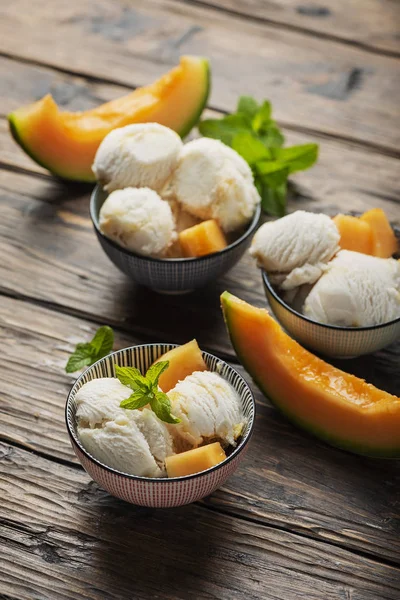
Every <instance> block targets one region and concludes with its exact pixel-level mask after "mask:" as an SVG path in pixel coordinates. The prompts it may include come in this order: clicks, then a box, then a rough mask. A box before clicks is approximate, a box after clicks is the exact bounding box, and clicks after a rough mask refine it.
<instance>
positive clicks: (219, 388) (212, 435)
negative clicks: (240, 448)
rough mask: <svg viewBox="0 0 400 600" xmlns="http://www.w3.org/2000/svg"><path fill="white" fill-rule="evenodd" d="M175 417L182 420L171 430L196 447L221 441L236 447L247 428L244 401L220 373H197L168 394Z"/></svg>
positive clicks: (178, 437) (176, 435)
mask: <svg viewBox="0 0 400 600" xmlns="http://www.w3.org/2000/svg"><path fill="white" fill-rule="evenodd" d="M167 395H168V397H169V399H170V401H171V407H172V412H173V414H174V415H175V416H176V417H178V418H179V419H181V422H180V423H178V424H177V425H173V426H172V427H171V430H172V431H173V435H174V437H175V439H176V440H177V444H179V439H181V440H182V441H183V442H184V443H188V444H189V445H190V446H192V447H197V446H199V445H200V444H202V443H204V442H208V441H215V440H219V441H221V443H222V444H223V445H232V446H234V445H235V440H236V439H237V438H238V437H239V436H240V434H241V432H242V429H243V426H244V416H243V413H242V409H241V405H240V398H239V396H238V394H237V392H236V391H235V390H234V388H233V387H232V386H231V385H230V383H229V382H228V381H226V380H225V379H224V378H223V377H221V376H220V375H219V374H218V373H214V372H211V371H195V372H194V373H192V374H191V375H188V376H187V377H185V379H183V380H182V381H179V382H178V383H177V384H176V386H175V387H174V388H173V389H172V390H170V391H169V392H168V394H167Z"/></svg>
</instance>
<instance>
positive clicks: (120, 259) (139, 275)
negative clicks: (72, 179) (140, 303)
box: [90, 185, 261, 294]
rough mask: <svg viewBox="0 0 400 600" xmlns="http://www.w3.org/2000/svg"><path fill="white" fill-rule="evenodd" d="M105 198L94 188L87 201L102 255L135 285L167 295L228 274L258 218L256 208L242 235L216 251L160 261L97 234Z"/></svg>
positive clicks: (258, 208)
mask: <svg viewBox="0 0 400 600" xmlns="http://www.w3.org/2000/svg"><path fill="white" fill-rule="evenodd" d="M106 198H107V192H105V191H104V190H103V189H102V187H101V186H99V185H97V186H96V187H95V189H94V190H93V193H92V196H91V199H90V216H91V219H92V222H93V226H94V229H95V232H96V235H97V237H98V239H99V242H100V244H101V247H102V248H103V250H104V252H105V253H106V254H107V256H108V258H109V259H110V260H111V261H112V262H113V263H114V265H115V266H116V267H118V268H119V269H120V270H121V271H122V272H123V273H125V274H126V275H128V277H130V278H131V279H133V280H134V281H135V282H136V283H139V284H141V285H145V286H146V287H149V288H152V289H154V290H156V291H159V292H163V293H167V294H182V293H185V292H189V291H191V290H193V289H195V288H199V287H203V286H204V285H206V284H207V283H209V282H211V281H214V280H215V279H217V278H218V277H220V276H221V275H223V274H224V273H226V272H227V271H229V269H231V268H232V267H233V266H234V265H235V264H236V263H237V262H238V261H239V260H240V258H241V257H242V256H243V254H244V252H245V251H246V249H247V248H248V247H249V245H250V242H251V238H252V235H253V233H254V232H255V230H256V228H257V225H258V222H259V219H260V215H261V206H260V205H258V206H257V208H256V211H255V213H254V216H253V218H252V220H251V221H250V223H249V224H248V226H247V228H246V230H245V231H244V232H243V233H242V235H240V236H239V237H238V238H237V239H236V240H235V241H234V242H232V243H231V244H229V246H227V247H226V248H224V249H223V250H220V251H219V252H215V253H213V254H208V255H206V256H201V257H199V258H168V259H161V258H152V257H149V256H141V255H140V254H136V253H135V252H131V251H129V250H126V249H125V248H122V247H121V246H119V245H118V244H116V243H115V242H113V241H112V240H110V239H108V238H107V237H106V236H105V235H104V234H103V233H102V232H101V231H100V226H99V212H100V209H101V207H102V205H103V203H104V201H105V199H106Z"/></svg>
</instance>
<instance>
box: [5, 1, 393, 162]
mask: <svg viewBox="0 0 400 600" xmlns="http://www.w3.org/2000/svg"><path fill="white" fill-rule="evenodd" d="M175 1H178V2H179V3H182V0H175ZM183 3H184V4H187V2H185V0H183ZM0 57H1V58H7V59H9V60H12V61H15V62H19V63H22V64H27V65H32V66H36V67H42V68H46V69H49V70H52V71H54V72H56V73H62V74H64V75H69V76H72V77H81V78H82V79H85V80H86V81H90V82H92V83H99V84H109V85H116V86H119V87H123V88H125V89H126V92H127V94H128V93H129V92H130V91H133V90H135V89H137V88H138V87H142V86H138V85H135V84H133V85H131V86H127V85H126V81H121V80H120V79H114V78H112V77H97V76H95V75H91V74H89V73H86V72H84V71H80V70H79V69H67V68H64V67H60V66H56V65H51V64H50V63H47V62H45V61H39V60H36V59H30V58H25V57H20V56H16V55H15V54H11V53H8V52H4V51H0ZM206 108H208V109H209V110H211V111H214V112H216V113H219V115H221V116H222V115H226V114H229V111H227V110H225V109H223V108H220V107H218V106H209V105H207V107H206ZM216 116H218V115H216ZM6 118H7V115H2V114H0V119H6ZM277 122H278V124H279V125H280V127H282V128H283V129H287V130H289V131H294V132H298V133H304V134H306V135H310V136H314V137H320V138H324V139H328V140H329V139H330V140H334V141H337V142H343V143H345V144H352V145H355V146H358V147H359V148H360V149H362V150H368V151H370V152H375V153H378V154H382V155H383V156H389V157H391V158H400V150H394V149H393V148H388V147H387V146H384V145H381V144H377V143H375V142H369V141H368V140H361V139H359V138H356V137H352V136H347V135H341V134H334V133H330V132H327V131H324V130H323V129H313V128H309V127H305V126H301V125H293V124H292V123H288V122H286V121H284V120H282V119H277ZM0 168H4V165H2V164H0Z"/></svg>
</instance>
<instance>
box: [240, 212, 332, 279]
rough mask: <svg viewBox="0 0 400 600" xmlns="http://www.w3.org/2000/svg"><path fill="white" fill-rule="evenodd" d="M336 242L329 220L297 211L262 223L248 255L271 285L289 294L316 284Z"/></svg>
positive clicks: (320, 215) (324, 216)
mask: <svg viewBox="0 0 400 600" xmlns="http://www.w3.org/2000/svg"><path fill="white" fill-rule="evenodd" d="M339 240H340V234H339V231H338V229H337V227H336V225H335V223H334V222H333V221H332V219H331V218H330V217H328V216H327V215H323V214H314V213H310V212H306V211H303V210H298V211H296V212H294V213H292V214H290V215H287V216H285V217H282V218H281V219H277V220H276V221H270V222H268V223H264V225H262V226H261V227H260V228H259V230H258V231H257V233H256V234H255V236H254V238H253V241H252V244H251V248H250V254H251V255H252V256H254V257H255V258H256V259H257V263H258V265H259V266H260V267H262V268H263V269H265V270H266V271H267V272H268V274H269V276H270V280H271V282H272V283H277V284H279V285H280V286H281V287H282V289H284V290H290V289H293V288H296V287H298V286H300V285H303V284H306V283H314V282H315V281H317V279H318V278H319V277H320V276H321V274H322V273H323V271H324V270H325V269H326V268H327V263H328V261H329V260H330V259H331V258H332V257H333V256H334V255H335V254H336V253H337V252H338V251H339V249H340V248H339Z"/></svg>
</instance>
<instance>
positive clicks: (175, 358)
mask: <svg viewBox="0 0 400 600" xmlns="http://www.w3.org/2000/svg"><path fill="white" fill-rule="evenodd" d="M161 360H168V361H169V366H168V369H166V370H165V371H164V373H161V375H160V378H159V380H158V385H159V386H160V388H161V389H162V391H163V392H169V390H172V388H174V387H175V386H176V384H177V383H178V381H182V379H185V377H187V375H191V374H192V373H194V371H207V365H206V363H205V362H204V359H203V355H202V353H201V350H200V348H199V346H198V343H197V342H196V340H192V341H191V342H187V344H183V345H182V346H178V347H177V348H173V349H172V350H170V351H169V352H166V353H165V354H163V355H162V356H160V357H159V358H158V359H157V360H156V361H155V362H156V363H157V362H160V361H161Z"/></svg>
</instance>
